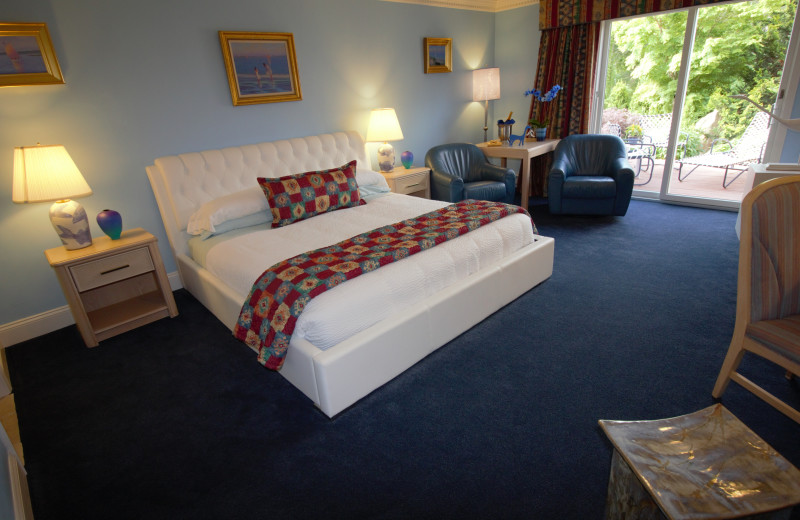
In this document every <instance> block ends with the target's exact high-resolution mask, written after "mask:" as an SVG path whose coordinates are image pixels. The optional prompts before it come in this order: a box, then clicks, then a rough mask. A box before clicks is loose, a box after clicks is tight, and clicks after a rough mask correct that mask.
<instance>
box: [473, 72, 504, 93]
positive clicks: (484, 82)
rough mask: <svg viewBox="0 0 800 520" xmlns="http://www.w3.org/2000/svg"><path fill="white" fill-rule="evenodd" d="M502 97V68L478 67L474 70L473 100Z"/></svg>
mask: <svg viewBox="0 0 800 520" xmlns="http://www.w3.org/2000/svg"><path fill="white" fill-rule="evenodd" d="M489 99H500V69H499V68H497V67H494V68H491V69H478V70H473V71H472V100H473V101H486V100H489Z"/></svg>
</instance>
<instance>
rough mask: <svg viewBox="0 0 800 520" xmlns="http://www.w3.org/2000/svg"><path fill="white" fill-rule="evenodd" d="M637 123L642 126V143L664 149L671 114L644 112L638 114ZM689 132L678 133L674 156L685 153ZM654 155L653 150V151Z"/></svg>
mask: <svg viewBox="0 0 800 520" xmlns="http://www.w3.org/2000/svg"><path fill="white" fill-rule="evenodd" d="M637 124H638V125H639V126H641V127H642V143H645V144H652V145H653V146H654V147H655V149H656V150H659V149H662V150H666V148H667V145H668V144H669V132H670V127H671V126H672V114H644V115H640V116H639V119H638V122H637ZM688 140H689V134H687V133H686V132H679V133H678V146H677V149H676V150H675V158H676V159H680V157H681V156H682V155H683V154H685V153H686V143H687V141H688ZM653 155H655V152H654V153H653Z"/></svg>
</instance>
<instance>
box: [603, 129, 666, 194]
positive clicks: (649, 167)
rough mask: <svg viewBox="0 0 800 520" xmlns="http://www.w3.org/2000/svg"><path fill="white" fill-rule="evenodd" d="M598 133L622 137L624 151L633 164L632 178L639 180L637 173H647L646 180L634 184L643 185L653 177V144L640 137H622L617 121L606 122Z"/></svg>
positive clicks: (654, 153)
mask: <svg viewBox="0 0 800 520" xmlns="http://www.w3.org/2000/svg"><path fill="white" fill-rule="evenodd" d="M600 133H602V134H607V135H615V136H617V137H619V138H620V139H622V141H623V142H624V143H625V152H626V154H627V156H628V162H630V163H632V164H635V165H636V168H634V171H635V173H634V175H633V177H634V180H639V175H640V174H641V173H642V172H647V173H649V176H648V177H647V180H646V181H644V182H634V183H633V185H634V186H643V185H645V184H647V183H648V182H650V181H651V180H652V178H653V170H654V169H655V165H656V162H655V155H656V147H655V145H653V144H650V143H645V142H643V139H642V138H641V137H629V138H624V137H623V136H622V127H621V126H620V125H618V124H617V123H606V124H604V125H603V127H602V128H601V129H600Z"/></svg>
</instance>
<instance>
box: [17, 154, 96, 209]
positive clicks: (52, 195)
mask: <svg viewBox="0 0 800 520" xmlns="http://www.w3.org/2000/svg"><path fill="white" fill-rule="evenodd" d="M91 194H92V188H90V187H89V184H87V182H86V180H85V179H84V178H83V175H81V172H80V171H79V170H78V167H77V166H75V162H73V160H72V158H71V157H70V156H69V153H67V149H66V148H64V147H63V146H62V145H52V146H38V145H37V146H23V147H19V148H14V180H13V186H12V190H11V200H12V201H14V202H48V201H54V200H63V199H71V198H76V197H85V196H87V195H91Z"/></svg>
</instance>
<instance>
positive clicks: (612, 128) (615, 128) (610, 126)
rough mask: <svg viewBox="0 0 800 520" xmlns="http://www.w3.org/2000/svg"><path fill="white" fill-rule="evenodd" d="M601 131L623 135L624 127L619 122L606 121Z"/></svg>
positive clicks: (602, 132) (618, 135)
mask: <svg viewBox="0 0 800 520" xmlns="http://www.w3.org/2000/svg"><path fill="white" fill-rule="evenodd" d="M600 133H601V134H608V135H616V136H617V137H622V127H621V126H619V125H618V124H617V123H606V124H604V125H603V128H601V129H600Z"/></svg>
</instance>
